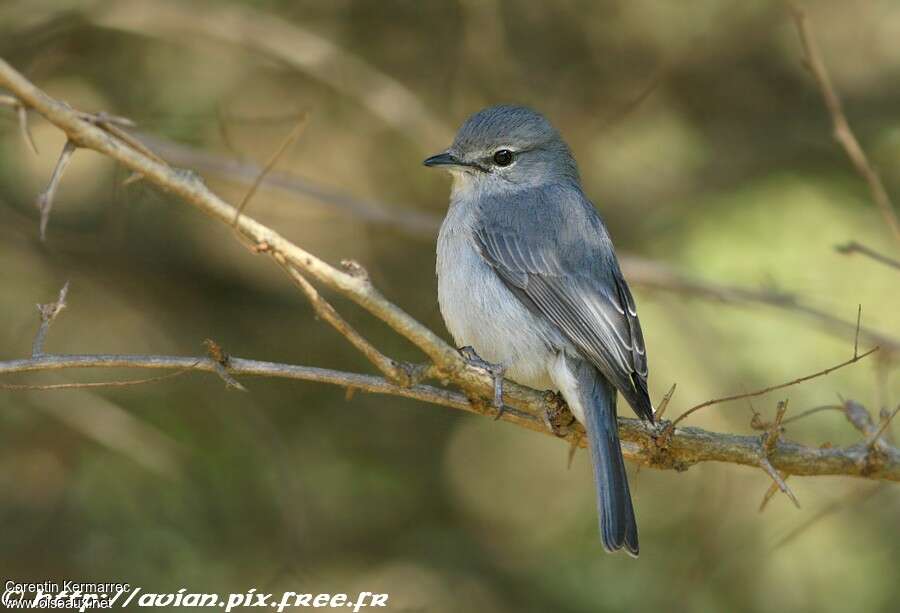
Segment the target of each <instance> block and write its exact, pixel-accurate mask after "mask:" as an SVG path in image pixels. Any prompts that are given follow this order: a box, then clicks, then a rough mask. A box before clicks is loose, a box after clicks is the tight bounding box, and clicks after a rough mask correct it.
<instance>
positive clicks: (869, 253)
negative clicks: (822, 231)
mask: <svg viewBox="0 0 900 613" xmlns="http://www.w3.org/2000/svg"><path fill="white" fill-rule="evenodd" d="M834 250H835V251H837V252H838V253H843V254H844V255H852V254H854V253H861V254H862V255H864V256H866V257H869V258H872V259H873V260H875V261H876V262H880V263H881V264H884V265H885V266H889V267H891V268H894V269H896V270H900V261H898V260H895V259H894V258H889V257H888V256H886V255H884V254H882V253H878V252H877V251H875V250H874V249H872V248H871V247H866V246H865V245H863V244H860V243H857V242H856V241H850V242H849V243H844V244H843V245H837V246H835V248H834Z"/></svg>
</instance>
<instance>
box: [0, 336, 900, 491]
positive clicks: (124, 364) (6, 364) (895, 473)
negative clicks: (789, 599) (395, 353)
mask: <svg viewBox="0 0 900 613" xmlns="http://www.w3.org/2000/svg"><path fill="white" fill-rule="evenodd" d="M217 365H218V362H216V360H214V359H213V358H211V357H209V356H202V357H198V356H183V357H182V356H162V355H100V354H97V355H44V356H39V357H35V358H28V359H23V360H9V361H0V375H5V374H13V373H29V372H44V371H56V370H71V369H86V368H137V369H171V370H176V371H187V372H193V371H197V372H207V373H213V374H215V372H216V366H217ZM227 370H228V372H229V374H231V375H233V376H252V377H269V378H280V379H293V380H301V381H314V382H318V383H327V384H330V385H337V386H340V387H345V388H348V389H353V390H360V391H364V392H369V393H373V394H386V395H390V396H400V397H403V398H411V399H414V400H421V401H423V402H427V403H430V404H436V405H441V406H445V407H449V408H453V409H457V410H461V411H466V412H469V413H477V414H480V415H487V416H491V417H493V416H495V414H496V410H495V409H494V408H493V407H492V406H490V405H489V403H487V404H486V405H485V406H481V405H479V404H478V403H474V404H473V403H470V402H469V400H468V398H466V396H465V395H463V394H460V393H458V392H453V391H450V390H446V389H441V388H437V387H433V386H430V385H424V384H417V385H412V386H408V387H407V386H402V385H396V384H394V383H391V382H389V381H388V380H386V379H385V378H383V377H377V376H372V375H364V374H357V373H349V372H342V371H337V370H329V369H325V368H315V367H311V366H296V365H292V364H280V363H275V362H263V361H259V360H248V359H244V358H238V357H229V359H228V366H227ZM153 380H159V378H154V379H153ZM500 419H501V421H506V422H510V423H514V424H516V425H519V426H522V427H524V428H527V429H529V430H533V431H535V432H541V433H543V434H547V435H552V433H551V432H550V430H548V428H547V427H546V425H545V424H544V420H543V416H541V415H536V414H534V413H532V412H530V411H525V410H519V409H516V408H513V407H506V410H505V411H504V413H503V416H502V417H501V418H500ZM619 429H620V434H621V437H622V439H623V445H622V450H623V452H624V454H625V457H627V458H628V459H630V460H633V461H635V462H638V463H640V464H642V465H645V466H650V467H653V468H660V469H674V470H679V471H681V470H686V469H687V468H689V467H690V466H692V465H694V464H697V463H700V462H726V463H731V464H742V465H745V466H751V467H758V466H760V463H761V460H760V458H761V453H765V454H767V455H765V457H766V458H767V461H768V462H769V463H770V464H771V466H772V467H774V468H775V469H776V470H778V471H781V472H783V473H786V474H791V475H805V476H813V475H843V476H852V477H864V478H867V479H873V480H884V481H900V451H898V450H897V449H895V448H893V447H889V446H886V447H885V448H884V450H883V451H879V452H877V453H870V449H868V447H867V445H866V444H865V443H864V442H862V443H858V444H855V445H851V446H849V447H846V448H835V447H830V448H816V447H808V446H805V445H801V444H799V443H796V442H793V441H788V440H783V438H781V437H779V438H778V440H776V441H774V443H773V444H772V443H770V447H769V448H767V447H766V445H765V444H764V443H763V442H762V441H761V440H760V437H758V436H742V435H736V434H723V433H717V432H710V431H707V430H704V429H702V428H693V427H687V428H676V429H675V431H674V434H673V435H672V437H671V440H670V441H669V442H668V445H667V446H666V447H665V448H662V449H661V448H660V447H658V445H657V439H656V436H655V433H654V432H653V431H651V430H649V429H648V428H646V427H645V426H644V425H643V424H642V423H641V422H640V421H639V420H637V419H624V418H619ZM579 432H580V434H578V435H577V436H576V435H575V432H573V433H571V434H570V435H569V436H568V437H567V439H568V440H569V441H570V442H572V441H576V444H577V445H578V446H580V447H585V445H586V443H585V440H584V436H583V430H579ZM882 443H883V441H882Z"/></svg>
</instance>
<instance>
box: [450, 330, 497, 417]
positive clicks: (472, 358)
mask: <svg viewBox="0 0 900 613" xmlns="http://www.w3.org/2000/svg"><path fill="white" fill-rule="evenodd" d="M459 353H460V354H462V356H463V357H464V358H465V359H466V361H467V362H468V363H469V364H471V365H472V366H476V367H478V368H483V369H484V370H486V371H487V373H488V374H489V375H491V377H493V379H494V408H495V409H497V415H495V416H494V419H495V420H496V419H500V418H501V417H502V416H503V411H504V409H503V376H504V375H505V374H506V367H505V366H503V364H493V363H491V362H487V361H485V360H483V359H481V357H480V356H479V355H478V354H477V353H475V349H473V348H472V347H471V346H469V345H466V346H465V347H460V348H459Z"/></svg>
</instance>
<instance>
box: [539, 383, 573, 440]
mask: <svg viewBox="0 0 900 613" xmlns="http://www.w3.org/2000/svg"><path fill="white" fill-rule="evenodd" d="M545 398H546V400H547V408H546V409H545V411H544V423H545V424H547V428H548V429H549V430H550V432H552V433H553V434H555V435H556V436H558V437H559V438H566V437H567V436H569V428H571V427H572V424H574V423H575V416H574V415H572V413H571V412H570V411H569V407H568V406H567V405H566V401H565V400H564V399H563V397H562V395H561V394H560V393H559V392H547V393H546V395H545ZM566 416H568V419H566Z"/></svg>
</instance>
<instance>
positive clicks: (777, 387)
mask: <svg viewBox="0 0 900 613" xmlns="http://www.w3.org/2000/svg"><path fill="white" fill-rule="evenodd" d="M876 351H878V347H872V348H871V349H869V350H868V351H866V352H865V353H862V354H858V355H854V356H853V357H852V358H850V359H849V360H847V361H846V362H841V363H840V364H838V365H836V366H831V367H829V368H826V369H824V370H820V371H818V372H814V373H812V374H811V375H804V376H802V377H798V378H796V379H792V380H790V381H787V382H786V383H779V384H778V385H770V386H769V387H764V388H763V389H759V390H756V391H754V392H747V393H745V394H735V395H734V396H725V397H723V398H714V399H712V400H707V401H706V402H701V403H700V404H698V405H696V406H693V407H691V408H690V409H688V410H687V411H685V412H684V413H682V414H681V415H679V416H678V418H677V419H676V420H675V421H673V422H672V424H671V427H672V428H674V427H675V426H676V425H677V424H678V423H680V422H681V421H682V420H683V419H684V418H686V417H687V416H689V415H690V414H692V413H695V412H697V411H699V410H700V409H703V408H706V407H709V406H712V405H714V404H720V403H722V402H730V401H732V400H739V399H741V398H755V397H756V396H762V395H764V394H768V393H769V392H774V391H775V390H780V389H784V388H786V387H790V386H792V385H797V384H799V383H803V382H805V381H809V380H810V379H815V378H817V377H824V376H825V375H827V374H829V373H832V372H834V371H836V370H839V369H841V368H844V367H845V366H850V365H851V364H855V363H856V362H859V361H860V360H862V359H863V358H865V357H868V356H870V355H872V354H873V353H875V352H876Z"/></svg>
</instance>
